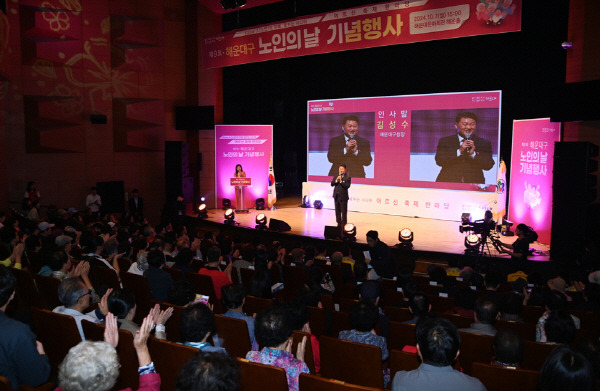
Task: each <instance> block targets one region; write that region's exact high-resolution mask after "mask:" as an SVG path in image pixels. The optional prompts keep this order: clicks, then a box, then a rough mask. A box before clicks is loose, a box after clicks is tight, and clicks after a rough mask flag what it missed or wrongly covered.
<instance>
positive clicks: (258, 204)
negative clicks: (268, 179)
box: [256, 198, 265, 210]
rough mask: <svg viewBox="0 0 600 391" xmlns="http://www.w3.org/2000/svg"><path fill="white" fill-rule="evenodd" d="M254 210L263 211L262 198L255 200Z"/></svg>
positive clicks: (263, 201) (263, 202)
mask: <svg viewBox="0 0 600 391" xmlns="http://www.w3.org/2000/svg"><path fill="white" fill-rule="evenodd" d="M256 210H265V199H264V198H257V199H256Z"/></svg>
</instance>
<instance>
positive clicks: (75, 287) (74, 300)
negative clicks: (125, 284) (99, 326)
mask: <svg viewBox="0 0 600 391" xmlns="http://www.w3.org/2000/svg"><path fill="white" fill-rule="evenodd" d="M111 292H112V289H108V290H107V291H106V294H105V295H104V296H102V300H100V303H99V305H98V309H96V310H95V311H91V312H88V313H84V311H85V310H86V309H87V308H88V307H89V306H90V296H91V295H92V294H93V289H90V287H88V284H84V283H83V281H82V280H81V279H80V278H79V277H70V278H66V279H64V280H62V282H61V283H60V285H59V286H58V299H59V300H60V302H61V303H62V304H63V305H61V306H58V307H56V308H55V309H53V310H52V312H56V313H58V314H63V315H69V316H71V317H73V318H74V319H75V322H76V323H77V329H78V330H79V334H80V335H81V339H82V340H83V341H85V335H83V329H82V328H81V321H82V320H83V319H85V320H88V321H90V322H94V323H98V322H99V321H100V320H101V319H104V317H105V316H106V314H107V313H108V304H107V301H108V295H110V293H111Z"/></svg>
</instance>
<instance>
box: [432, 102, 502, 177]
mask: <svg viewBox="0 0 600 391" xmlns="http://www.w3.org/2000/svg"><path fill="white" fill-rule="evenodd" d="M454 127H455V128H456V131H457V134H453V135H452V136H447V137H443V138H441V139H440V140H439V142H438V145H437V150H436V152H435V162H436V164H437V165H438V166H440V167H442V169H441V170H440V173H439V174H438V176H437V179H436V182H464V183H485V178H484V176H483V171H484V170H485V171H488V170H490V169H491V168H492V167H494V159H493V158H492V144H491V143H490V142H489V141H488V140H486V139H484V138H482V137H479V136H477V135H475V134H474V133H475V129H476V128H477V115H475V114H474V113H470V112H462V113H458V114H457V116H456V123H455V124H454Z"/></svg>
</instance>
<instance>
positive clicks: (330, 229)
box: [323, 225, 340, 239]
mask: <svg viewBox="0 0 600 391" xmlns="http://www.w3.org/2000/svg"><path fill="white" fill-rule="evenodd" d="M323 236H324V237H325V239H339V238H340V229H339V228H338V227H337V226H335V225H326V226H325V230H324V231H323Z"/></svg>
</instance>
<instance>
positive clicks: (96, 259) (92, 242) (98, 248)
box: [81, 232, 119, 272]
mask: <svg viewBox="0 0 600 391" xmlns="http://www.w3.org/2000/svg"><path fill="white" fill-rule="evenodd" d="M81 246H82V247H83V250H84V251H85V252H86V253H87V254H86V258H85V260H86V261H88V262H89V263H90V265H91V266H101V267H107V268H109V269H112V270H114V271H115V272H116V271H117V270H119V263H118V262H117V261H118V258H117V257H115V256H114V255H113V256H111V257H110V258H109V259H104V258H103V257H102V256H101V255H100V254H102V251H103V250H104V239H102V238H101V237H100V236H93V234H92V233H91V232H88V233H85V234H84V235H83V236H82V238H81Z"/></svg>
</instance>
